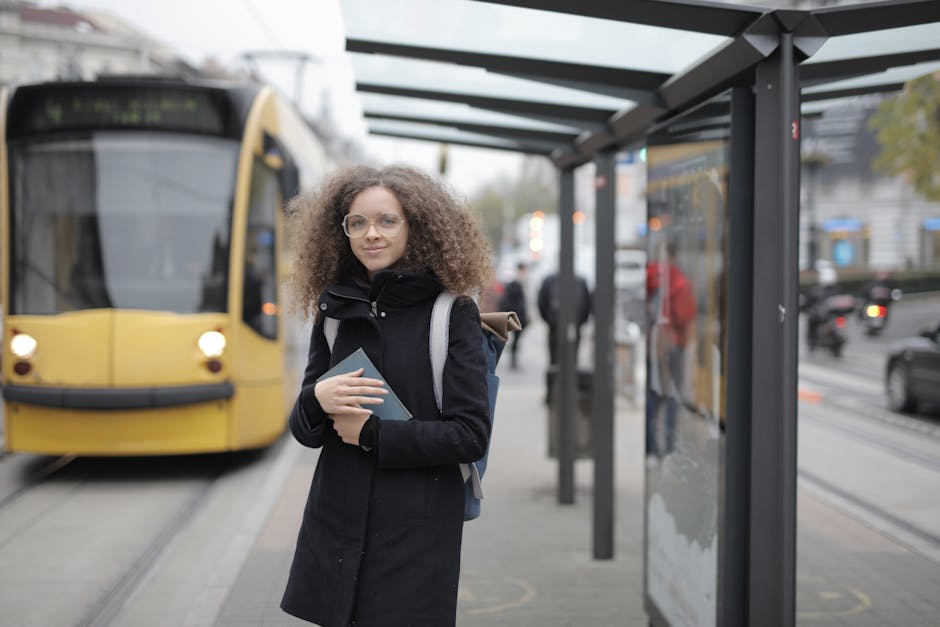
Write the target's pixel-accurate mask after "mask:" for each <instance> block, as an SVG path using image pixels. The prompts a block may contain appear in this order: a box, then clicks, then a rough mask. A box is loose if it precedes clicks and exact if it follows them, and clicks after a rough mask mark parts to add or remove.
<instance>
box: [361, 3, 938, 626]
mask: <svg viewBox="0 0 940 627" xmlns="http://www.w3.org/2000/svg"><path fill="white" fill-rule="evenodd" d="M760 4H761V6H760V7H755V6H747V5H744V4H738V3H730V2H728V3H724V2H697V1H693V0H581V1H580V2H565V1H562V0H447V1H440V0H401V1H398V2H388V3H374V2H371V1H370V0H343V2H342V8H343V17H344V21H345V25H346V34H347V39H346V49H347V51H348V52H350V53H352V55H351V56H352V58H353V66H354V71H355V74H356V88H357V90H358V91H359V92H361V94H362V99H363V103H364V109H365V116H366V117H367V119H368V120H369V129H370V132H371V133H374V134H379V135H388V136H396V137H403V138H410V139H421V140H428V141H433V142H444V143H450V144H458V145H467V146H479V147H486V148H495V149H501V150H510V151H517V152H521V153H528V154H536V155H543V156H545V157H546V158H547V159H549V160H550V161H551V163H553V164H554V166H555V167H556V168H557V170H558V173H559V186H560V194H559V198H560V203H559V214H560V218H561V219H560V220H559V223H560V254H559V260H558V268H559V281H560V286H561V287H560V289H561V291H562V293H573V291H574V285H575V278H574V249H573V246H574V244H573V242H574V240H573V224H572V215H573V212H574V207H575V189H574V171H575V169H576V168H578V167H579V166H582V165H584V164H587V163H590V162H593V163H594V166H595V168H596V186H595V187H596V199H595V212H596V216H595V228H596V235H595V238H596V239H595V252H596V270H595V283H596V285H595V296H594V299H595V300H594V315H595V351H594V360H595V361H594V369H593V371H594V377H593V385H592V401H593V402H592V408H593V409H592V433H593V437H592V442H593V447H594V448H593V457H594V462H595V463H594V473H595V474H594V482H593V485H594V503H593V548H594V557H595V558H598V559H605V558H610V557H612V556H613V527H614V520H613V510H614V508H613V484H614V481H613V480H614V477H613V468H614V449H613V442H614V439H613V437H612V435H613V415H614V395H615V384H614V367H613V364H614V363H615V355H614V350H615V349H614V346H615V342H614V337H613V328H614V300H613V299H614V265H615V264H614V252H615V241H614V236H615V233H616V229H615V191H616V190H615V188H614V185H615V181H616V179H617V177H616V175H615V174H616V173H615V154H616V152H617V151H619V150H624V149H636V148H639V147H643V146H649V149H648V153H647V154H648V173H649V181H648V202H649V205H648V215H649V217H650V218H654V217H655V218H657V220H659V221H660V222H663V221H665V223H668V224H670V225H671V228H672V229H673V232H672V233H671V235H670V236H669V238H666V237H665V236H664V237H663V238H662V239H661V240H660V241H658V243H657V242H656V240H654V238H653V234H652V231H650V245H651V248H650V253H651V257H650V261H651V262H652V261H656V260H658V261H659V262H662V263H666V262H667V257H668V255H670V254H672V253H673V250H674V249H675V248H676V247H678V249H679V250H678V253H679V254H685V255H689V256H694V255H698V258H699V259H700V260H701V264H702V265H703V266H704V267H705V268H706V269H710V270H708V271H707V272H706V273H705V274H704V275H703V277H704V279H705V280H706V281H709V282H710V283H711V284H710V285H707V286H704V287H703V288H702V289H703V290H704V292H703V293H705V294H706V296H707V302H705V303H704V304H703V303H702V302H700V303H699V323H700V324H699V328H698V329H697V331H696V333H697V334H698V336H697V337H698V338H699V339H700V340H701V339H702V338H704V339H705V340H706V342H704V343H707V345H708V347H707V348H708V351H707V352H708V353H710V355H706V352H705V351H700V352H699V353H698V355H699V357H698V364H699V365H701V364H702V363H705V364H706V366H705V370H706V372H703V373H697V374H696V377H697V378H696V380H695V381H694V383H695V384H696V389H695V390H692V391H690V392H689V393H688V395H683V394H679V395H678V396H679V398H678V401H677V402H678V403H679V404H680V405H681V406H682V411H686V412H689V415H694V416H698V417H699V418H701V423H702V424H704V425H706V426H707V427H708V430H706V431H703V433H705V437H704V439H703V441H704V442H705V443H704V444H703V450H702V451H701V455H702V459H700V460H698V461H700V462H703V463H702V464H701V465H700V468H701V469H703V470H701V471H700V472H702V473H707V474H709V475H710V476H709V477H706V478H702V477H692V478H691V479H693V480H694V481H697V482H699V483H700V484H701V485H700V488H701V489H700V490H699V496H701V495H702V494H704V495H706V498H704V499H703V498H699V500H698V501H695V502H697V503H701V508H699V509H707V510H708V512H703V511H692V512H691V513H686V514H683V513H682V512H671V513H670V512H668V511H667V512H666V513H665V514H664V512H663V498H660V497H664V498H666V500H668V494H666V493H667V492H669V491H670V490H675V489H679V487H677V486H675V485H673V486H670V485H667V484H663V483H659V484H656V485H652V484H651V483H650V480H649V479H648V480H647V503H646V509H647V511H646V517H645V518H646V521H647V523H646V524H647V525H648V529H647V531H648V533H647V545H648V546H647V547H646V549H647V551H646V554H647V573H646V577H647V591H646V604H647V610H648V614H649V616H650V618H651V620H652V621H653V622H654V623H655V624H666V623H670V622H673V621H672V619H671V618H670V617H669V616H667V615H665V612H664V609H663V607H662V606H661V604H659V603H657V598H656V576H657V575H656V573H657V572H659V573H660V575H662V574H665V575H668V574H669V573H668V572H665V573H663V571H662V569H663V568H665V569H667V570H668V565H663V564H659V563H658V560H659V559H660V557H659V555H661V551H660V549H663V547H650V546H649V545H650V543H651V542H654V541H660V540H661V541H663V542H666V543H668V542H670V541H672V540H675V538H672V539H670V538H665V539H662V538H661V539H659V540H651V538H650V535H651V534H650V531H651V529H650V528H649V525H650V524H651V523H652V524H657V523H658V522H662V521H663V520H664V519H663V518H662V516H663V515H667V516H674V517H676V518H677V519H670V520H671V521H672V523H675V524H677V525H678V526H679V527H683V526H685V527H688V526H689V525H692V526H694V524H695V522H696V521H701V520H706V519H707V520H712V521H717V522H715V523H714V525H713V528H710V529H708V530H705V531H701V530H698V531H695V533H699V534H701V535H700V537H697V538H696V540H697V544H696V546H699V547H701V546H706V545H709V543H711V544H710V546H712V547H714V546H716V545H717V547H718V549H717V552H718V554H717V555H712V556H710V557H709V559H708V560H704V561H702V562H701V563H706V566H707V568H710V569H711V570H712V572H711V573H709V574H706V577H705V581H711V582H713V583H714V586H713V587H712V589H710V590H709V591H706V593H707V594H706V596H708V595H710V598H711V599H712V602H713V607H712V608H711V609H710V610H709V611H714V616H715V623H716V624H722V625H745V624H762V625H793V624H794V623H795V578H796V575H795V573H796V565H795V561H796V531H795V528H796V477H797V446H796V443H797V439H796V418H797V323H798V311H799V307H798V276H799V268H798V257H799V255H798V251H799V219H800V193H799V183H800V180H799V179H800V139H801V133H800V131H801V118H802V116H805V115H810V114H812V113H813V112H818V111H820V110H822V109H824V108H825V107H827V106H829V105H830V104H831V103H832V101H834V100H836V99H840V98H845V97H849V96H853V95H859V94H866V93H877V92H890V91H896V90H898V89H901V88H902V87H903V86H904V84H905V83H906V82H907V81H909V80H911V79H914V78H916V77H919V76H923V75H926V74H931V73H936V72H938V71H940V2H937V1H936V0H898V1H892V2H863V3H851V4H841V5H837V6H822V7H819V8H813V6H812V5H813V3H800V4H801V5H809V6H810V8H803V9H792V8H775V7H774V6H771V5H778V6H779V5H782V4H784V2H780V3H774V2H761V3H760ZM819 4H823V3H819ZM801 112H802V113H801ZM670 238H671V239H670ZM667 239H668V240H669V241H667ZM703 285H704V284H703ZM573 319H574V303H573V301H572V300H571V299H561V311H560V324H561V328H563V329H569V330H570V332H567V333H560V334H559V337H560V346H559V355H560V364H559V365H560V369H559V376H558V379H557V382H556V385H558V386H559V394H558V401H557V402H558V403H559V415H560V416H561V426H560V431H561V438H560V444H559V461H558V486H557V488H558V501H559V502H560V503H571V502H573V501H574V458H575V439H576V438H575V401H576V389H575V385H576V381H575V379H576V365H575V355H574V332H573V328H574V327H573ZM703 322H704V323H705V324H701V323H703ZM704 326H707V327H708V328H706V329H703V328H702V327H704ZM700 343H702V342H700ZM648 378H652V377H648ZM647 385H648V386H649V385H651V383H648V384H647ZM699 388H702V389H699ZM704 388H709V389H704ZM681 428H684V427H681ZM687 479H689V478H688V477H687ZM660 492H662V494H660ZM693 509H694V508H693ZM666 510H668V503H667V507H666ZM706 514H707V515H706ZM682 516H687V517H689V518H690V520H684V521H683V520H680V519H679V518H681V517H682ZM657 517H659V518H657ZM654 535H655V534H654ZM718 538H720V539H721V541H719V542H717V544H716V543H714V542H713V540H715V539H718ZM725 539H728V540H729V541H725ZM731 539H733V541H731ZM689 541H690V542H691V540H689ZM666 548H668V547H666ZM653 549H656V550H653ZM709 560H710V561H709ZM700 565H701V564H700ZM719 568H720V570H721V573H720V575H719V574H718V573H717V570H718V569H719Z"/></svg>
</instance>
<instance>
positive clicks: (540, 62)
mask: <svg viewBox="0 0 940 627" xmlns="http://www.w3.org/2000/svg"><path fill="white" fill-rule="evenodd" d="M346 50H347V51H348V52H364V53H371V54H387V55H391V56H395V57H406V58H411V59H422V60H426V61H442V62H446V63H456V64H458V65H467V66H471V67H480V68H483V69H485V70H487V71H489V72H495V73H499V74H511V75H525V76H527V77H532V78H534V79H535V80H540V81H545V80H546V79H557V80H561V81H579V82H581V83H584V84H591V83H596V84H597V85H599V86H600V85H607V86H610V87H622V88H630V89H634V90H636V91H638V92H641V91H647V92H649V91H654V90H656V89H657V88H658V87H659V86H660V85H662V84H663V83H664V82H666V80H667V79H668V78H669V74H663V73H662V72H648V71H645V70H630V69H625V68H616V67H610V66H604V65H593V64H588V63H571V62H568V61H554V60H545V59H533V58H529V57H518V56H512V55H504V54H492V53H486V52H467V51H463V50H452V49H449V48H435V47H432V46H415V45H406V44H393V43H387V42H381V41H371V40H367V39H356V38H349V39H347V40H346Z"/></svg>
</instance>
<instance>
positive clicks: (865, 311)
mask: <svg viewBox="0 0 940 627" xmlns="http://www.w3.org/2000/svg"><path fill="white" fill-rule="evenodd" d="M900 299H901V290H899V289H897V288H895V289H893V290H891V289H888V288H887V287H880V286H878V287H874V288H872V289H871V291H870V292H869V294H868V297H867V298H866V299H865V300H864V302H863V303H862V306H861V307H859V308H858V316H859V319H860V320H861V322H862V327H864V329H865V334H866V335H869V336H875V335H878V334H879V333H881V331H882V330H883V329H884V328H885V325H887V324H888V305H890V304H891V303H892V302H896V301H898V300H900Z"/></svg>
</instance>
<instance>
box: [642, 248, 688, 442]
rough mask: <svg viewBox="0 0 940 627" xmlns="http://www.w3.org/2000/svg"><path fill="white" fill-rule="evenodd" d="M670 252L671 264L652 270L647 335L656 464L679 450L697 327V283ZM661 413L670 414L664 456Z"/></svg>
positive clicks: (649, 436)
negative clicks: (686, 370) (689, 354)
mask: <svg viewBox="0 0 940 627" xmlns="http://www.w3.org/2000/svg"><path fill="white" fill-rule="evenodd" d="M666 253H667V260H666V261H665V262H658V261H654V262H651V263H649V264H648V265H647V267H646V297H647V306H648V307H649V318H650V319H649V330H648V333H647V377H648V380H649V383H648V384H647V395H646V454H647V455H648V456H652V457H653V458H654V459H655V457H658V456H660V455H661V454H666V453H670V452H672V451H673V450H674V448H675V426H676V413H677V411H678V408H679V402H680V390H681V389H682V382H683V363H684V361H685V359H684V358H685V349H686V346H688V344H689V341H690V340H691V339H692V323H693V321H694V320H695V315H696V304H695V294H694V292H693V290H692V284H691V283H690V282H689V279H688V277H687V276H686V275H685V273H683V272H682V269H681V268H680V267H679V266H678V265H677V264H676V249H675V245H674V244H673V243H671V242H670V243H669V244H668V245H667V246H666ZM663 401H665V402H663ZM661 409H665V416H664V427H665V446H664V448H663V450H662V451H660V449H659V444H658V437H657V431H658V418H659V413H660V410H661Z"/></svg>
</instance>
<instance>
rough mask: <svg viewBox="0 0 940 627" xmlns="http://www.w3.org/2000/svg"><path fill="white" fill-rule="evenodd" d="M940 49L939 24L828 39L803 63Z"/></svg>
mask: <svg viewBox="0 0 940 627" xmlns="http://www.w3.org/2000/svg"><path fill="white" fill-rule="evenodd" d="M937 48H940V23H934V24H920V25H918V26H905V27H904V28H889V29H885V30H877V31H872V32H870V33H858V34H855V35H843V36H841V37H832V38H830V39H828V40H826V43H824V44H823V45H822V48H820V49H819V51H818V52H816V54H814V55H813V56H812V57H810V58H809V59H807V60H806V61H805V62H804V63H803V64H804V65H809V64H812V63H823V62H825V61H839V60H842V59H853V58H858V57H875V56H883V55H886V54H896V53H900V52H916V51H918V50H934V49H937Z"/></svg>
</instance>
